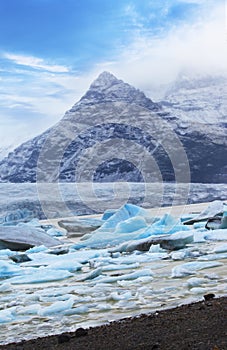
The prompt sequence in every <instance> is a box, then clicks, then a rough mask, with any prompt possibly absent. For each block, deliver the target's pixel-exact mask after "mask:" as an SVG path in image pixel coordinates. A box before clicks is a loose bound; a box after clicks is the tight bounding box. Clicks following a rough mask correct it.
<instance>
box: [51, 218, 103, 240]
mask: <svg viewBox="0 0 227 350" xmlns="http://www.w3.org/2000/svg"><path fill="white" fill-rule="evenodd" d="M102 224H103V220H99V219H93V218H85V219H71V220H60V221H58V225H59V226H60V227H62V228H64V229H65V230H66V231H67V232H68V233H67V236H68V237H74V236H75V237H78V236H82V235H84V234H85V233H90V232H92V231H95V230H97V229H98V228H99V227H100V226H102Z"/></svg>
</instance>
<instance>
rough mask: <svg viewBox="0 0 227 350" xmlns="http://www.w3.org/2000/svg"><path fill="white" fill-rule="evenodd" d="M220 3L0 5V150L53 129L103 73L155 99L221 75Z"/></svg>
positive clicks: (105, 0)
mask: <svg viewBox="0 0 227 350" xmlns="http://www.w3.org/2000/svg"><path fill="white" fill-rule="evenodd" d="M226 17H227V6H226V2H225V1H224V0H0V150H1V148H2V147H6V146H10V145H14V146H16V145H18V144H20V143H21V142H22V141H25V140H27V139H29V138H31V137H33V136H35V135H37V134H39V133H41V132H42V131H44V130H46V129H47V128H48V127H50V126H51V125H53V124H55V123H56V122H57V121H58V120H60V118H62V116H63V115H64V113H65V111H66V110H68V109H70V108H71V106H72V105H73V104H74V103H75V102H77V101H78V100H79V99H80V97H81V96H82V95H83V94H84V93H85V92H86V90H87V89H88V88H89V85H90V84H91V83H92V81H93V80H94V79H95V78H96V77H97V76H98V75H99V74H100V73H101V72H102V71H104V70H107V71H110V72H111V73H113V74H114V75H116V76H117V77H118V78H120V79H123V80H124V81H125V82H128V83H130V84H132V85H133V86H135V87H136V88H139V89H141V90H143V91H144V92H145V93H146V94H147V95H148V96H149V97H150V98H152V99H154V97H155V91H158V90H157V88H158V87H159V86H161V87H163V86H166V84H169V83H171V82H172V81H174V79H176V78H177V76H178V75H179V74H180V73H181V72H183V71H195V72H198V73H199V74H207V73H209V74H211V73H215V74H222V73H223V72H225V71H227V20H226Z"/></svg>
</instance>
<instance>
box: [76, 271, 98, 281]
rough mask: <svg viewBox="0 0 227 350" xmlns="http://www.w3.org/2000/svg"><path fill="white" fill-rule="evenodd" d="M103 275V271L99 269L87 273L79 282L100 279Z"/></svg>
mask: <svg viewBox="0 0 227 350" xmlns="http://www.w3.org/2000/svg"><path fill="white" fill-rule="evenodd" d="M101 274H102V269H101V268H98V269H95V270H92V271H91V272H89V273H87V274H86V275H85V276H84V277H83V278H79V280H80V281H87V280H93V279H94V278H96V277H98V276H99V275H101Z"/></svg>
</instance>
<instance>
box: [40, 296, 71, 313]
mask: <svg viewBox="0 0 227 350" xmlns="http://www.w3.org/2000/svg"><path fill="white" fill-rule="evenodd" d="M73 304H74V300H73V298H70V299H69V300H66V301H56V302H55V303H53V304H52V305H50V306H47V307H44V308H42V309H40V310H39V311H38V315H39V316H49V315H53V314H59V313H60V314H62V313H64V312H66V311H68V310H69V309H71V308H72V307H73Z"/></svg>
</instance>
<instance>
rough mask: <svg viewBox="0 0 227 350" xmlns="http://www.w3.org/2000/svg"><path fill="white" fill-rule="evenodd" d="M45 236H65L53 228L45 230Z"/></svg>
mask: <svg viewBox="0 0 227 350" xmlns="http://www.w3.org/2000/svg"><path fill="white" fill-rule="evenodd" d="M47 234H48V235H49V236H52V237H62V236H64V235H65V233H64V232H63V231H61V230H58V229H57V228H54V227H52V228H50V229H49V230H47Z"/></svg>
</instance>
